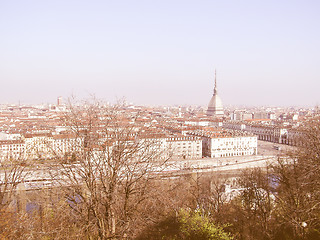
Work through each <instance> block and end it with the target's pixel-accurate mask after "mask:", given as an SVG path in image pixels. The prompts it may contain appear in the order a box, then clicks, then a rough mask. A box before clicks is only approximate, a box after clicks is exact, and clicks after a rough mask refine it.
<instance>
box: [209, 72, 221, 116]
mask: <svg viewBox="0 0 320 240" xmlns="http://www.w3.org/2000/svg"><path fill="white" fill-rule="evenodd" d="M207 115H208V116H217V117H221V116H223V115H224V111H223V105H222V101H221V98H220V97H219V96H218V90H217V74H216V72H215V86H214V90H213V96H212V97H211V100H210V102H209V105H208V110H207Z"/></svg>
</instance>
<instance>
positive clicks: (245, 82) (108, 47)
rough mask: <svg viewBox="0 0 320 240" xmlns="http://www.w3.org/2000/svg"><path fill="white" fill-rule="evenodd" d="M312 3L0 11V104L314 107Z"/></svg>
mask: <svg viewBox="0 0 320 240" xmlns="http://www.w3.org/2000/svg"><path fill="white" fill-rule="evenodd" d="M319 7H320V3H319V2H316V1H304V2H299V1H283V2H281V3H280V2H277V1H268V2H259V3H258V2H254V1H244V2H241V3H239V2H236V1H230V2H219V1H200V2H199V1H161V2H158V3H155V2H152V3H151V2H144V1H135V2H134V3H132V2H129V1H117V2H111V1H93V2H90V3H89V2H85V1H68V2H64V1H54V2H43V1H28V2H23V1H15V2H1V3H0V30H1V33H2V37H1V38H0V51H1V55H0V79H1V83H2V89H3V92H2V94H1V97H0V102H1V103H18V102H19V100H20V101H21V102H22V103H41V102H55V101H56V98H57V97H58V96H60V95H61V96H63V97H64V98H67V97H69V96H71V95H72V94H74V95H76V96H77V97H79V98H84V97H88V96H89V95H90V94H95V95H96V96H97V97H98V98H102V99H105V100H106V101H114V99H116V98H122V97H123V96H124V97H126V99H127V100H128V102H133V103H136V104H143V105H147V104H151V105H168V104H171V105H174V104H176V105H202V106H206V105H207V103H208V102H209V100H210V98H211V96H212V93H213V88H214V68H216V69H217V79H218V82H219V95H220V96H221V99H222V101H223V102H224V105H226V106H228V105H248V106H254V105H256V106H261V105H264V106H276V105H280V106H315V105H318V104H319V103H320V99H319V97H318V89H319V87H320V81H319V79H320V73H319V71H318V69H317V67H318V66H317V64H318V62H319V56H320V46H319V44H318V43H319V40H320V33H319V31H317V29H318V28H319V23H320V16H319V15H318V13H317V9H319Z"/></svg>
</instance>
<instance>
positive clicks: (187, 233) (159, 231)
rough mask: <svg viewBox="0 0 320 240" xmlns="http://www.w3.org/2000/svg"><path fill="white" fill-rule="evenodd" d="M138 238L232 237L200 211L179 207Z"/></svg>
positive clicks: (216, 239) (206, 239)
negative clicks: (176, 211)
mask: <svg viewBox="0 0 320 240" xmlns="http://www.w3.org/2000/svg"><path fill="white" fill-rule="evenodd" d="M138 239H155V240H157V239H163V240H176V239H177V240H178V239H185V240H196V239H198V240H229V239H233V238H232V237H231V235H230V234H229V233H226V232H225V231H224V230H223V227H221V226H219V225H216V224H215V223H214V222H212V220H210V218H209V217H208V216H205V215H203V214H201V212H200V211H198V210H196V211H192V210H190V209H189V210H186V209H181V210H180V211H179V212H178V213H177V214H176V215H173V214H171V215H169V216H167V217H166V218H165V219H164V220H162V221H161V222H160V223H158V224H157V225H155V226H153V228H151V229H150V228H149V229H147V230H146V231H145V232H144V233H143V234H142V235H141V236H140V237H139V238H138Z"/></svg>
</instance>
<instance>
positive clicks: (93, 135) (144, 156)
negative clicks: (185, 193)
mask: <svg viewBox="0 0 320 240" xmlns="http://www.w3.org/2000/svg"><path fill="white" fill-rule="evenodd" d="M69 110H70V111H69V112H68V114H66V115H64V116H63V121H64V124H65V125H66V126H67V127H68V128H69V129H70V131H71V132H72V134H74V135H75V136H76V138H77V141H75V142H74V144H75V146H74V148H73V149H74V152H73V153H72V154H73V156H74V158H75V159H74V162H73V163H65V162H63V161H59V160H60V158H61V157H59V154H56V157H57V160H58V161H57V162H60V164H59V165H54V166H53V167H52V168H53V169H54V170H56V171H55V173H56V174H55V175H54V176H53V177H54V181H55V182H56V183H59V184H60V185H61V187H62V188H63V189H64V193H65V197H66V199H67V201H68V203H69V206H70V207H71V208H72V209H73V211H74V213H75V214H76V216H77V218H78V219H81V221H82V222H83V223H84V224H83V230H84V232H87V233H90V234H92V235H93V236H94V235H96V236H98V238H99V239H125V238H129V237H130V235H131V233H132V229H133V228H134V224H133V220H134V218H135V217H136V215H137V214H138V212H137V209H138V207H139V206H140V205H141V204H142V203H143V202H144V200H145V199H146V198H148V196H149V195H150V193H152V192H153V191H152V188H151V187H152V185H151V184H150V182H151V181H152V180H153V179H155V178H157V175H156V174H155V172H159V171H161V170H162V169H163V168H164V166H165V163H166V160H167V158H168V156H169V155H167V154H164V146H163V143H162V141H161V139H157V138H155V137H148V136H149V135H145V134H144V132H143V131H142V130H141V128H140V127H139V126H136V125H134V124H130V122H132V121H134V119H135V118H136V117H137V116H136V115H130V114H127V113H126V112H125V111H123V110H122V106H121V105H116V106H106V105H103V104H101V103H99V102H93V103H85V104H82V105H81V106H77V105H74V104H71V105H70V106H69Z"/></svg>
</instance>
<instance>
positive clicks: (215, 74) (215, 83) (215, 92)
mask: <svg viewBox="0 0 320 240" xmlns="http://www.w3.org/2000/svg"><path fill="white" fill-rule="evenodd" d="M217 93H218V89H217V69H214V89H213V94H214V95H217Z"/></svg>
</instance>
